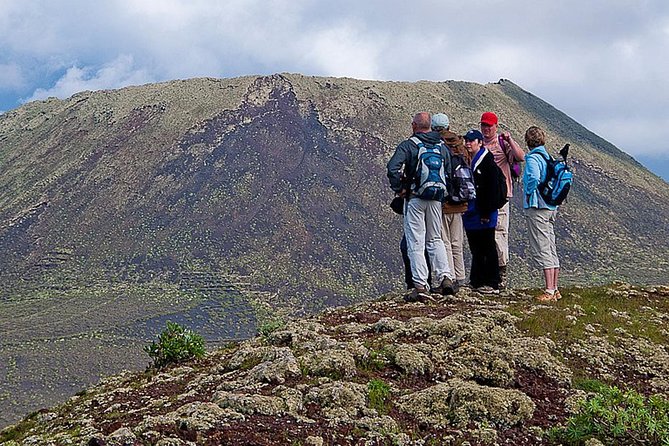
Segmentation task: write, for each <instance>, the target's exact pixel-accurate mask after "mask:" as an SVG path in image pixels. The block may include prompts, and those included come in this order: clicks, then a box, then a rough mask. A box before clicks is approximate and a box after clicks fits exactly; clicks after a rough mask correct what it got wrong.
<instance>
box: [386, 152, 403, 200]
mask: <svg viewBox="0 0 669 446" xmlns="http://www.w3.org/2000/svg"><path fill="white" fill-rule="evenodd" d="M406 160H407V145H406V141H404V142H402V143H400V145H398V146H397V148H396V149H395V153H394V154H393V156H392V157H391V158H390V160H389V161H388V164H387V165H386V168H387V170H388V172H387V175H388V181H389V182H390V188H391V189H392V190H393V191H395V193H397V194H401V193H402V189H403V184H402V174H401V170H402V166H405V164H406ZM405 169H406V166H405ZM405 174H406V172H405Z"/></svg>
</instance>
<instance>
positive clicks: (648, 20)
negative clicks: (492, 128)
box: [0, 0, 669, 153]
mask: <svg viewBox="0 0 669 446" xmlns="http://www.w3.org/2000/svg"><path fill="white" fill-rule="evenodd" d="M0 1H1V2H2V8H0V81H1V80H6V81H7V83H6V84H5V86H3V87H0V88H2V89H3V91H11V90H12V89H15V90H17V91H19V90H20V91H21V92H20V93H17V96H22V97H30V99H37V98H42V97H46V96H49V95H55V96H59V97H65V96H69V95H71V94H72V93H74V92H76V91H79V90H80V89H100V88H117V87H120V86H124V85H128V84H134V83H143V82H151V81H162V80H168V79H175V78H188V77H196V76H214V77H231V76H238V75H246V74H269V73H276V72H283V71H290V72H300V73H304V74H307V75H324V76H350V77H358V78H376V79H382V80H409V81H411V80H419V79H426V80H438V81H441V80H446V79H456V80H469V81H475V82H482V83H485V82H494V81H497V80H498V79H500V78H507V79H510V80H512V81H514V82H516V83H517V84H519V85H521V86H522V87H524V88H526V89H528V90H529V91H531V92H532V93H534V94H536V95H537V96H539V97H541V98H543V99H545V100H547V101H548V102H550V103H552V104H553V105H555V106H556V107H557V108H559V109H561V110H563V111H564V112H566V113H567V114H569V115H570V116H572V117H573V118H575V119H576V120H578V121H579V122H581V123H583V124H585V125H586V126H587V127H589V128H591V129H592V130H595V131H597V132H598V133H600V134H601V136H603V137H604V138H607V139H611V140H612V141H613V142H615V143H616V144H618V145H619V146H620V147H621V148H622V149H624V150H627V151H629V152H631V153H635V151H638V150H652V149H650V148H648V149H647V148H646V147H647V146H648V145H646V146H645V147H640V145H639V144H638V143H635V141H636V139H635V138H633V137H628V138H623V137H621V136H620V135H621V134H623V133H625V132H626V130H625V126H617V123H621V122H633V121H634V122H636V121H638V122H639V125H641V124H643V123H645V122H655V121H656V119H657V118H656V117H658V116H660V117H666V116H667V115H668V114H669V111H667V110H669V107H668V106H667V104H669V89H667V88H665V83H666V82H667V81H666V79H668V78H669V58H667V57H664V56H665V55H666V54H669V3H667V2H666V0H643V1H639V2H629V1H618V2H608V1H605V0H594V1H591V2H584V1H582V0H563V1H560V2H555V1H550V2H549V1H548V0H538V1H537V0H506V1H504V2H502V1H501V0H471V1H470V2H460V1H455V0H442V1H436V0H416V1H414V2H413V3H411V4H409V3H407V2H404V1H399V0H385V1H383V0H368V1H365V2H360V1H356V0H340V1H338V2H331V1H327V0H274V1H271V2H266V1H264V2H263V1H260V0H227V1H225V2H221V1H215V0H108V1H105V2H90V1H89V0H68V1H67V2H50V1H47V0H35V1H31V2H26V1H25V0H0ZM632 3H634V4H633V5H632ZM119 54H122V55H132V58H131V59H128V57H129V56H122V57H119V56H118V55H119ZM3 60H11V61H12V64H14V65H13V66H12V67H11V68H9V67H10V64H9V63H5V62H3ZM3 63H4V65H2V64H3ZM3 67H4V68H3ZM3 70H4V72H3ZM56 73H58V74H59V75H57V74H56ZM62 73H65V74H64V75H63V74H62ZM19 74H20V76H19ZM54 76H57V77H60V79H58V80H57V81H54ZM22 79H24V80H25V84H24V85H23V87H21V83H20V82H21V80H22ZM26 85H31V86H32V87H31V89H30V90H26ZM21 88H23V90H21ZM0 107H2V108H5V109H6V108H8V106H7V105H5V104H0ZM607 123H608V124H607ZM614 128H615V129H616V130H615V132H614V130H613V129H614ZM619 141H622V142H619ZM629 144H634V145H629ZM656 150H663V149H661V148H659V147H658V148H657V149H656Z"/></svg>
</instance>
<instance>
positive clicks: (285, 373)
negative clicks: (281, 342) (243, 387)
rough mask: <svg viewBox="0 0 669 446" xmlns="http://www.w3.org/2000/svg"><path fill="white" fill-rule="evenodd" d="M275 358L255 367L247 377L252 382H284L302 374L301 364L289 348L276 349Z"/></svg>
mask: <svg viewBox="0 0 669 446" xmlns="http://www.w3.org/2000/svg"><path fill="white" fill-rule="evenodd" d="M274 353H275V354H276V356H275V359H273V360H271V361H265V362H262V363H260V364H258V365H257V366H255V367H253V368H252V369H251V370H250V371H249V373H248V375H247V379H248V380H249V381H250V382H266V383H284V382H285V381H286V379H289V378H294V377H297V376H300V375H301V373H302V372H301V371H300V366H299V364H298V363H297V359H295V356H293V352H292V351H291V350H290V349H289V348H280V349H276V350H275V351H274Z"/></svg>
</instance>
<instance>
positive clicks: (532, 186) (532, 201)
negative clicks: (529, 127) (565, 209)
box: [523, 146, 557, 210]
mask: <svg viewBox="0 0 669 446" xmlns="http://www.w3.org/2000/svg"><path fill="white" fill-rule="evenodd" d="M542 153H543V154H545V155H546V156H548V152H547V151H546V148H545V147H544V146H539V147H535V148H534V149H532V150H530V152H529V153H528V154H527V155H525V169H524V170H523V191H524V192H525V197H524V200H523V208H525V209H529V208H538V209H550V210H555V209H557V206H552V205H550V204H546V202H545V201H544V199H543V198H541V195H540V194H539V189H538V188H539V183H541V182H542V181H543V180H545V179H546V173H547V168H548V166H547V164H546V160H545V159H544V158H543V157H542V156H541V154H542Z"/></svg>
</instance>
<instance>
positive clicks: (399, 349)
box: [388, 344, 434, 375]
mask: <svg viewBox="0 0 669 446" xmlns="http://www.w3.org/2000/svg"><path fill="white" fill-rule="evenodd" d="M388 350H389V353H390V354H391V357H392V361H393V364H395V365H396V366H397V367H398V368H399V369H400V370H402V371H403V372H404V373H406V374H408V375H427V374H430V373H432V371H433V370H434V364H433V363H432V360H431V359H430V358H429V357H428V355H427V354H425V353H423V352H422V351H421V350H420V348H419V347H418V346H414V345H410V344H399V345H392V346H390V347H389V349H388Z"/></svg>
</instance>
